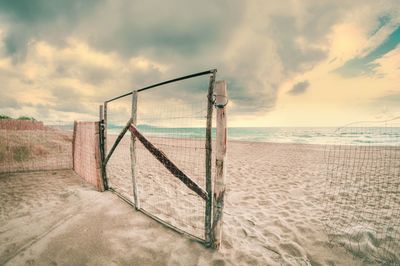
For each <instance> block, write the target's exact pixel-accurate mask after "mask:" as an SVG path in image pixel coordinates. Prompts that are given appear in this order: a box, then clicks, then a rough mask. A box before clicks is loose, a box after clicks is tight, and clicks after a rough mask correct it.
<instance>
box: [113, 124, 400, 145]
mask: <svg viewBox="0 0 400 266" xmlns="http://www.w3.org/2000/svg"><path fill="white" fill-rule="evenodd" d="M138 128H139V130H140V131H141V132H143V134H145V135H148V136H162V137H177V138H195V139H201V138H205V128H163V127H153V126H147V125H139V126H138ZM122 129H123V127H122V126H110V127H109V128H108V133H109V134H110V133H111V134H119V133H120V132H121V130H122ZM212 135H214V136H215V128H213V130H212ZM228 140H230V141H248V142H274V143H301V144H336V145H347V144H349V145H384V146H386V145H391V146H393V145H399V146H400V127H344V128H333V127H230V128H228Z"/></svg>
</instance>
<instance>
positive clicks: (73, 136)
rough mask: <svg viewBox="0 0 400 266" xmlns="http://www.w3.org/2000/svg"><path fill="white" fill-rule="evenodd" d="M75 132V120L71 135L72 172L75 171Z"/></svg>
mask: <svg viewBox="0 0 400 266" xmlns="http://www.w3.org/2000/svg"><path fill="white" fill-rule="evenodd" d="M76 130H77V122H76V120H75V121H74V131H73V133H72V170H75V149H76V147H75V145H76V143H75V142H76Z"/></svg>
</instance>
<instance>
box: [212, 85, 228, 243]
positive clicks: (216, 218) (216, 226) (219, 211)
mask: <svg viewBox="0 0 400 266" xmlns="http://www.w3.org/2000/svg"><path fill="white" fill-rule="evenodd" d="M214 95H215V106H216V108H217V130H216V138H215V179H214V193H213V224H212V246H213V247H214V248H215V249H219V248H220V246H221V240H222V224H223V220H222V217H223V212H224V196H225V178H226V144H227V124H226V105H227V103H228V95H227V85H226V82H225V81H217V82H216V84H215V90H214Z"/></svg>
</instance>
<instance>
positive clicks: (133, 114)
mask: <svg viewBox="0 0 400 266" xmlns="http://www.w3.org/2000/svg"><path fill="white" fill-rule="evenodd" d="M131 119H132V124H133V125H134V126H136V121H137V91H133V92H132V112H131ZM131 172H132V185H133V199H134V201H135V208H136V210H139V209H140V202H139V195H138V188H137V182H136V172H137V171H136V137H135V135H134V134H133V133H132V132H131Z"/></svg>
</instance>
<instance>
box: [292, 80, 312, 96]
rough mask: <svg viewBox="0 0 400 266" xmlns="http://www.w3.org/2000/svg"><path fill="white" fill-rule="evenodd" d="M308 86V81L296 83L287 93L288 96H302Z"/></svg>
mask: <svg viewBox="0 0 400 266" xmlns="http://www.w3.org/2000/svg"><path fill="white" fill-rule="evenodd" d="M309 86H310V82H309V81H308V80H305V81H302V82H299V83H296V84H295V85H293V87H292V89H291V90H290V91H288V93H289V94H292V95H298V94H302V93H304V92H305V91H306V89H307V88H308V87H309Z"/></svg>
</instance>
